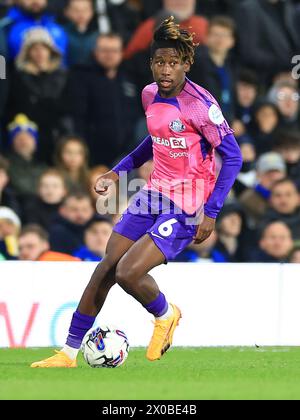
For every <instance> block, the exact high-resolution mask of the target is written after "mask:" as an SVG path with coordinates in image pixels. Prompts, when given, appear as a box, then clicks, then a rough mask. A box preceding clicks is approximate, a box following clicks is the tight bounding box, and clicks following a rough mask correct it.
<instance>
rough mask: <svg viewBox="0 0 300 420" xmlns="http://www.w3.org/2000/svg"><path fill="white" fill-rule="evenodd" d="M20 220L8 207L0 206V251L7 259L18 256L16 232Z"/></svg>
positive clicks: (17, 231)
mask: <svg viewBox="0 0 300 420" xmlns="http://www.w3.org/2000/svg"><path fill="white" fill-rule="evenodd" d="M20 229H21V221H20V219H19V217H18V216H17V215H16V213H15V212H14V211H12V210H11V209H10V208H8V207H0V253H1V255H2V256H3V257H4V258H5V259H7V260H15V259H16V258H17V256H18V239H17V238H18V234H19V231H20Z"/></svg>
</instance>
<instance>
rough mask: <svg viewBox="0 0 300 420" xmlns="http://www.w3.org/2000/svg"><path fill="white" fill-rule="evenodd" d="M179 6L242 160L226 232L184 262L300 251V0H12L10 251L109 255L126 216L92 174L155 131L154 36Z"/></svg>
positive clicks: (6, 83) (3, 37) (6, 256)
mask: <svg viewBox="0 0 300 420" xmlns="http://www.w3.org/2000/svg"><path fill="white" fill-rule="evenodd" d="M171 14H172V15H174V16H175V18H176V19H177V21H178V23H180V25H181V26H182V27H184V28H189V29H191V30H192V32H194V33H195V42H196V43H197V44H198V46H197V49H196V62H195V65H194V66H193V68H192V71H191V72H190V74H189V76H188V77H189V78H190V79H191V80H193V81H194V82H195V83H198V84H200V85H202V86H203V87H205V88H206V89H208V90H209V91H210V92H211V93H212V94H213V95H214V96H215V97H216V98H217V100H218V101H219V103H220V105H221V107H222V109H223V111H224V114H225V116H226V118H227V119H228V121H229V123H230V124H231V125H232V127H233V128H234V130H235V135H236V138H237V140H238V142H239V144H240V147H241V150H242V154H243V158H244V164H243V168H242V171H241V173H240V175H239V176H238V179H237V182H236V184H235V186H234V188H233V190H232V192H231V194H230V196H229V198H228V200H227V203H226V205H225V207H224V209H223V211H222V213H221V215H220V217H219V219H218V221H217V228H216V231H215V233H214V234H213V235H212V236H211V238H210V239H209V240H207V241H206V242H204V243H203V244H202V245H200V246H199V245H197V246H195V245H191V246H190V247H189V248H188V249H187V250H186V251H184V252H183V253H182V254H181V255H179V257H178V258H177V261H183V262H205V261H214V262H292V263H297V262H298V263H300V194H299V191H300V119H299V106H300V95H299V77H300V66H298V67H299V68H297V64H299V62H300V56H299V55H300V26H299V24H298V22H299V15H300V1H293V0H15V1H10V0H0V55H1V56H3V57H5V59H6V67H7V68H6V79H5V80H0V260H1V259H2V260H18V259H20V260H31V261H64V260H67V261H69V260H70V261H72V260H74V261H79V260H83V261H100V260H101V259H102V258H103V256H104V253H105V247H106V244H107V241H108V238H109V237H110V234H111V232H112V229H113V226H114V223H116V221H117V220H118V217H119V216H118V215H115V216H114V217H109V216H100V215H99V214H98V213H97V211H96V200H97V196H96V195H95V193H94V192H93V186H94V183H95V180H96V178H97V176H99V175H101V174H104V173H105V172H106V171H108V170H109V169H110V168H111V167H112V165H113V164H114V163H116V162H118V161H119V160H120V158H122V157H123V156H124V155H126V154H127V153H128V152H130V151H131V150H132V149H133V148H135V147H136V145H137V144H138V143H139V142H140V141H141V140H142V139H143V138H144V137H145V135H147V128H146V123H145V117H144V113H143V109H142V105H141V91H142V89H143V88H144V86H145V85H146V84H148V83H151V82H152V76H151V72H150V67H149V50H150V44H151V40H152V35H153V32H154V29H155V27H156V26H157V25H159V23H160V22H162V20H163V19H165V18H166V17H168V16H170V15H171ZM297 56H298V57H297ZM151 170H152V162H148V163H147V164H146V165H144V166H143V167H142V168H140V169H139V170H138V171H137V172H136V173H135V174H132V175H131V177H140V178H143V179H145V180H147V178H148V177H149V174H150V173H151ZM121 201H122V200H121ZM126 205H127V203H126V202H124V203H123V202H119V207H120V209H119V211H118V212H119V213H121V212H122V210H124V209H125V207H126Z"/></svg>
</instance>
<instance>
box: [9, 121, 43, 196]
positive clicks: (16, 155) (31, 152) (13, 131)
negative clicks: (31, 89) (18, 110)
mask: <svg viewBox="0 0 300 420" xmlns="http://www.w3.org/2000/svg"><path fill="white" fill-rule="evenodd" d="M8 135H9V142H10V148H11V152H10V154H9V155H8V157H9V162H10V166H9V177H10V180H11V185H12V187H13V188H14V190H15V191H16V194H17V195H18V198H20V199H21V200H23V199H25V198H26V197H28V196H32V195H34V194H35V191H36V190H37V183H38V179H39V177H40V175H41V174H42V172H43V171H44V170H45V169H46V167H45V165H43V164H41V163H38V162H37V161H36V160H35V154H36V151H37V148H38V142H39V137H38V127H37V125H36V124H35V123H34V122H32V121H30V120H29V119H28V118H27V117H26V116H25V115H22V114H20V115H17V116H16V117H15V119H14V121H12V123H11V124H9V126H8Z"/></svg>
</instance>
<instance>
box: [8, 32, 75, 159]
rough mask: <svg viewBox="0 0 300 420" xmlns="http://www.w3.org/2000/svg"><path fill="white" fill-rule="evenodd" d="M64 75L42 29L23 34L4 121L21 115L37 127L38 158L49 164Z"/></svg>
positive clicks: (56, 51)
mask: <svg viewBox="0 0 300 420" xmlns="http://www.w3.org/2000/svg"><path fill="white" fill-rule="evenodd" d="M66 81H67V72H66V70H65V69H64V68H63V62H62V55H61V53H60V51H59V49H58V48H57V47H56V45H55V43H54V41H53V39H52V38H51V36H50V34H49V33H48V32H47V31H46V30H44V29H43V28H35V29H32V30H31V31H28V32H27V35H26V37H25V40H24V44H23V46H22V49H21V51H20V53H19V55H18V57H17V59H16V70H15V71H14V72H13V74H12V80H11V84H10V85H11V87H10V92H9V99H8V107H7V109H8V118H9V119H11V118H13V117H14V115H16V114H19V113H23V114H25V115H27V116H28V117H29V118H30V119H31V120H33V121H35V122H36V124H37V125H38V126H39V127H40V138H41V140H42V142H41V147H40V148H39V151H38V158H39V159H40V160H43V161H47V162H48V163H50V161H51V157H52V154H53V149H54V147H53V144H54V141H55V139H56V137H57V135H58V134H60V131H63V128H62V126H63V114H64V107H63V100H62V97H63V91H64V88H65V84H66Z"/></svg>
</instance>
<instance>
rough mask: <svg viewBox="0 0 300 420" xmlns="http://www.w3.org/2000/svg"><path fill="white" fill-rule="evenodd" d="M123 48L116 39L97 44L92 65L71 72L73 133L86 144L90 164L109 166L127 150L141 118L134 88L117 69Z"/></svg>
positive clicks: (103, 38)
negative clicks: (88, 149)
mask: <svg viewBox="0 0 300 420" xmlns="http://www.w3.org/2000/svg"><path fill="white" fill-rule="evenodd" d="M122 51H123V44H122V39H121V38H120V37H119V36H118V35H101V36H100V37H99V38H98V40H97V45H96V49H95V53H94V55H95V63H94V65H92V66H90V67H87V68H84V67H81V68H77V69H74V70H73V71H71V74H70V80H69V89H68V96H69V103H70V105H69V110H70V113H71V117H72V119H73V122H74V129H75V131H76V132H78V133H79V134H80V135H81V136H82V137H83V138H85V139H86V140H87V142H88V145H89V148H90V151H91V153H90V155H91V157H92V164H94V165H98V164H105V165H108V166H110V165H111V164H112V163H113V162H114V161H115V160H116V159H117V157H118V155H121V154H122V153H124V152H127V151H128V150H130V146H131V142H132V141H133V131H134V125H135V123H136V120H137V118H138V116H139V115H140V113H141V111H140V107H139V101H138V98H137V92H136V88H135V85H134V84H132V83H131V81H130V80H129V78H128V77H127V75H126V73H124V72H123V70H122V69H121V68H120V65H121V62H122V56H123V54H122Z"/></svg>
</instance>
